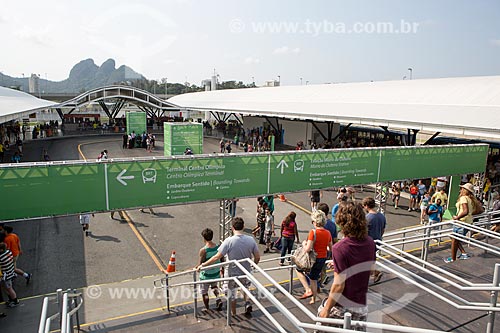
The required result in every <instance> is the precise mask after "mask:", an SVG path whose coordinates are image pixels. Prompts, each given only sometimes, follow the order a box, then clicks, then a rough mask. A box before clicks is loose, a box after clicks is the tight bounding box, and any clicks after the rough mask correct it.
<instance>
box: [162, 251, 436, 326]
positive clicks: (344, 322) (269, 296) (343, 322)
mask: <svg viewBox="0 0 500 333" xmlns="http://www.w3.org/2000/svg"><path fill="white" fill-rule="evenodd" d="M286 257H288V256H286ZM286 257H284V258H286ZM279 259H281V257H279V258H272V259H267V260H263V261H261V262H260V263H264V262H268V261H273V260H279ZM243 262H248V263H249V264H250V265H251V268H252V270H253V271H254V272H255V273H258V274H260V275H262V277H263V278H265V280H266V281H268V282H269V284H270V286H271V287H273V288H275V291H277V292H279V293H280V294H282V295H284V296H285V298H286V300H288V301H290V302H292V303H293V305H295V306H296V307H297V308H298V309H299V310H300V311H301V312H302V313H304V314H305V315H306V316H307V317H308V318H309V319H310V322H302V321H300V320H299V319H298V318H297V317H296V315H295V314H294V313H292V312H291V311H290V310H289V309H288V308H287V307H285V306H284V305H283V304H282V302H281V301H279V300H278V299H277V298H276V297H275V296H274V294H273V293H271V291H269V290H268V289H267V288H266V287H264V285H263V284H262V283H261V282H259V280H257V278H255V277H254V276H253V274H252V273H251V272H249V271H248V270H246V269H245V267H244V266H243V265H242V263H243ZM260 263H259V264H260ZM231 264H232V265H236V266H237V267H238V268H239V269H240V270H241V271H242V272H243V273H244V275H241V276H238V277H226V278H220V279H213V280H209V281H210V282H223V281H234V282H235V283H236V284H237V285H238V286H239V287H240V288H241V289H242V291H243V292H244V293H245V294H246V295H247V296H249V298H250V299H251V300H252V302H253V303H254V304H255V305H257V307H258V308H259V309H260V310H261V311H262V313H263V314H264V316H266V318H268V319H269V320H270V321H271V323H272V324H273V325H274V326H275V327H276V329H277V330H278V331H280V332H286V331H285V329H284V328H283V326H282V325H281V324H280V323H279V322H278V321H277V320H276V319H275V318H274V317H273V316H272V315H271V314H270V313H269V311H268V310H267V308H266V307H265V306H264V305H263V304H262V303H261V301H260V300H259V299H257V298H255V297H254V296H253V295H252V293H251V291H250V290H249V289H248V288H247V287H246V286H244V285H243V284H242V283H241V282H240V281H239V279H240V278H246V279H248V280H249V281H250V282H251V283H252V284H253V286H254V287H255V289H256V290H257V291H258V292H259V293H261V294H262V295H263V296H264V297H265V299H266V300H267V301H269V302H271V303H272V305H273V306H274V307H275V308H276V309H277V310H278V312H279V313H280V314H282V315H283V316H285V318H287V320H288V322H290V323H291V324H292V325H293V326H294V327H295V329H296V330H297V331H298V332H306V331H305V330H306V329H312V330H319V331H323V332H355V331H354V330H352V328H353V327H355V326H357V327H363V328H371V329H383V330H386V331H392V332H408V333H410V332H411V333H424V332H426V333H438V332H439V333H443V332H444V331H438V330H430V329H422V328H416V327H404V326H398V325H390V324H382V323H376V322H368V321H354V320H351V314H350V313H346V315H345V316H344V319H332V318H320V317H317V316H316V315H315V314H313V313H311V311H310V310H309V309H308V308H307V307H306V306H305V305H304V304H303V303H302V302H300V301H299V300H298V299H297V298H296V297H295V296H293V295H292V293H291V292H292V288H293V270H294V269H295V266H294V265H289V266H286V267H272V268H262V267H260V266H258V265H257V264H255V263H254V262H253V260H250V259H242V260H232V261H227V262H223V263H219V264H215V265H211V266H207V267H203V268H202V269H201V270H205V269H213V268H216V267H221V266H228V265H231ZM280 269H288V270H290V279H289V280H288V282H289V283H288V290H286V289H285V288H284V287H283V286H281V284H279V283H278V282H276V281H275V280H274V279H273V278H272V277H271V276H270V275H269V274H268V272H269V271H274V270H280ZM189 274H191V275H192V276H193V280H192V281H190V282H182V283H177V284H170V283H169V280H170V279H172V278H175V277H180V276H183V275H189ZM197 274H198V272H197V271H196V270H188V271H184V272H180V273H176V274H172V275H171V276H168V275H167V276H166V277H165V278H162V279H158V280H155V281H154V287H155V288H162V289H163V290H164V293H163V294H164V295H166V296H167V297H168V295H169V292H168V290H169V289H171V288H176V287H185V286H192V287H193V288H194V289H196V286H197V285H199V284H203V283H207V281H197V278H196V276H197ZM193 295H194V299H193V305H194V316H195V317H196V316H197V312H198V305H197V294H196V292H193ZM165 302H166V305H167V310H168V311H170V300H169V299H166V300H165ZM226 320H227V325H228V326H229V325H231V313H230V305H229V300H227V318H226ZM321 324H323V325H321ZM325 324H326V325H328V324H329V325H336V326H338V327H332V326H324V325H325ZM341 327H343V328H341Z"/></svg>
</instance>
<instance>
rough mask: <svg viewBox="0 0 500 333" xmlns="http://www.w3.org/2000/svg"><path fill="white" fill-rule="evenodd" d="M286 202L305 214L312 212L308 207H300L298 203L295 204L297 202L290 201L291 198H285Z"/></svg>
mask: <svg viewBox="0 0 500 333" xmlns="http://www.w3.org/2000/svg"><path fill="white" fill-rule="evenodd" d="M286 202H288V203H289V204H290V205H292V206H294V207H295V208H298V209H300V210H301V211H303V212H304V213H306V214H309V215H311V214H312V212H311V211H310V210H308V209H306V208H304V207H302V206H301V205H299V204H297V203H295V202H293V201H291V200H289V199H286Z"/></svg>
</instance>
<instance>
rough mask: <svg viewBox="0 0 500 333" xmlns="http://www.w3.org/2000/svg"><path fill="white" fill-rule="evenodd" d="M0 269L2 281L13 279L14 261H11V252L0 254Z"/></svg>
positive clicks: (14, 274)
mask: <svg viewBox="0 0 500 333" xmlns="http://www.w3.org/2000/svg"><path fill="white" fill-rule="evenodd" d="M0 269H1V270H2V273H3V275H4V276H3V279H4V280H10V279H13V278H14V277H15V276H16V273H15V272H14V261H13V259H12V252H10V250H6V251H4V252H3V253H0Z"/></svg>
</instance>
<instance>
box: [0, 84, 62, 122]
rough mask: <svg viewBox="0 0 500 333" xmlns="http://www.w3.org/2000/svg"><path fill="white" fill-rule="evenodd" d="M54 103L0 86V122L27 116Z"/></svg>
mask: <svg viewBox="0 0 500 333" xmlns="http://www.w3.org/2000/svg"><path fill="white" fill-rule="evenodd" d="M56 104H57V103H55V102H52V101H47V100H44V99H40V98H36V97H34V96H32V95H30V94H27V93H25V92H22V91H18V90H14V89H10V88H5V87H0V124H3V123H5V122H8V121H10V120H15V119H19V118H23V117H27V116H28V115H29V114H30V113H33V112H36V111H38V110H43V109H46V108H48V107H51V106H54V105H56Z"/></svg>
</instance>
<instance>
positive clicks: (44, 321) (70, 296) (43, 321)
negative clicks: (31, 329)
mask: <svg viewBox="0 0 500 333" xmlns="http://www.w3.org/2000/svg"><path fill="white" fill-rule="evenodd" d="M74 299H78V300H79V302H78V304H77V305H76V306H75V307H74V308H73V309H71V310H69V308H68V307H69V305H70V302H73V300H74ZM50 300H56V303H58V304H61V303H62V306H59V312H57V313H55V314H53V315H52V316H50V317H49V318H47V312H48V306H49V301H50ZM82 304H83V297H82V293H80V292H75V291H74V290H73V291H71V290H69V289H68V290H66V291H64V292H63V291H62V290H61V289H58V290H57V294H56V295H55V296H50V297H49V296H47V297H45V298H44V299H43V303H42V311H41V314H40V324H39V325H38V333H49V332H50V326H51V324H52V321H54V320H55V319H56V318H60V320H61V328H60V331H61V333H68V332H70V331H72V327H71V326H70V325H71V317H72V316H73V315H75V314H76V317H77V327H78V329H80V323H79V321H78V310H80V308H81V306H82ZM68 310H69V311H68Z"/></svg>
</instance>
